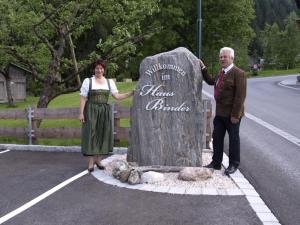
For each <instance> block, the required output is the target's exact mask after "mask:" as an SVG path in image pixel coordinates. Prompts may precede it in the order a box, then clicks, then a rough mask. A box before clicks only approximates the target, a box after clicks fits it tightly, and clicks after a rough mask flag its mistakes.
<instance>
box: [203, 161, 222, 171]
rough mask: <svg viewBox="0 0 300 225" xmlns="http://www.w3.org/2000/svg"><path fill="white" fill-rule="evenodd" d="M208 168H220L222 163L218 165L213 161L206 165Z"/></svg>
mask: <svg viewBox="0 0 300 225" xmlns="http://www.w3.org/2000/svg"><path fill="white" fill-rule="evenodd" d="M204 167H206V168H211V169H214V170H220V169H221V165H216V164H215V163H214V162H211V163H210V164H208V165H206V166H204Z"/></svg>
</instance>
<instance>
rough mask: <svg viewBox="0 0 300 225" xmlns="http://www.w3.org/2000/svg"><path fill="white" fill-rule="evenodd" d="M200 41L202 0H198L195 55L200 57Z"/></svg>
mask: <svg viewBox="0 0 300 225" xmlns="http://www.w3.org/2000/svg"><path fill="white" fill-rule="evenodd" d="M201 42H202V1H201V0H198V17H197V38H196V46H197V56H198V58H201Z"/></svg>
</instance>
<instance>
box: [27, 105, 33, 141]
mask: <svg viewBox="0 0 300 225" xmlns="http://www.w3.org/2000/svg"><path fill="white" fill-rule="evenodd" d="M27 114H28V117H27V119H28V144H29V145H32V133H33V132H32V109H31V106H28V107H27Z"/></svg>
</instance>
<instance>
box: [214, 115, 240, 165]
mask: <svg viewBox="0 0 300 225" xmlns="http://www.w3.org/2000/svg"><path fill="white" fill-rule="evenodd" d="M240 123H241V120H240V121H239V122H238V123H236V124H233V123H231V121H230V117H223V116H215V118H214V131H213V149H214V154H213V158H212V159H213V163H214V164H215V165H221V163H222V160H223V149H224V137H225V133H226V131H227V132H228V135H229V164H230V165H234V166H238V165H239V164H240V134H239V133H240Z"/></svg>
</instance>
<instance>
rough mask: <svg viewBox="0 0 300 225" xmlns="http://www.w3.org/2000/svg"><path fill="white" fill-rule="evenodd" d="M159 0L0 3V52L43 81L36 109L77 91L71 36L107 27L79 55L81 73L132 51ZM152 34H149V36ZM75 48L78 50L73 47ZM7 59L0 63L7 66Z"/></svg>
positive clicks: (7, 0) (76, 37) (12, 0)
mask: <svg viewBox="0 0 300 225" xmlns="http://www.w3.org/2000/svg"><path fill="white" fill-rule="evenodd" d="M157 1H158V0H130V1H119V0H111V1H106V0H82V1H78V0H73V1H69V0H68V1H67V0H54V1H42V0H2V1H1V6H0V19H1V31H0V51H1V53H3V54H5V55H7V58H6V59H8V58H9V57H10V58H12V59H13V60H14V61H15V62H18V63H21V64H22V65H25V66H26V67H27V68H28V69H29V70H30V71H31V72H32V76H33V77H34V79H35V81H37V82H40V83H41V86H42V88H41V94H40V98H39V101H38V104H37V107H38V108H46V107H47V106H48V104H49V102H50V101H51V100H52V99H54V98H55V97H56V96H58V95H61V94H64V93H69V92H73V91H76V90H78V89H79V86H80V84H79V82H78V80H76V74H77V73H76V72H75V69H74V65H73V61H72V58H71V54H70V48H69V46H70V43H69V42H68V41H69V40H70V39H69V38H70V35H71V36H72V38H73V39H74V43H76V42H77V40H79V39H80V38H82V35H84V34H85V32H86V31H87V30H91V29H92V28H93V27H94V26H95V23H103V24H109V26H108V27H107V33H106V34H105V35H102V34H100V37H99V41H98V43H97V46H93V48H92V49H90V51H88V52H85V53H84V54H82V55H81V58H80V60H79V62H78V65H79V71H83V70H84V69H85V68H86V67H87V66H88V65H90V63H91V62H92V61H93V60H94V59H96V58H99V57H102V58H105V59H110V60H111V63H110V67H111V70H116V68H117V65H116V64H115V63H114V62H115V61H116V60H117V59H118V58H120V57H122V56H124V55H128V54H132V53H134V52H135V51H136V43H137V42H140V41H142V40H143V38H144V36H145V35H144V34H142V33H141V27H140V25H141V21H143V20H144V19H145V18H147V16H149V15H151V14H153V13H154V12H156V11H157V10H158V7H157ZM149 33H151V32H149ZM75 49H76V46H75ZM7 62H8V60H5V61H3V62H1V64H2V66H1V67H5V65H4V64H5V63H7Z"/></svg>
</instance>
